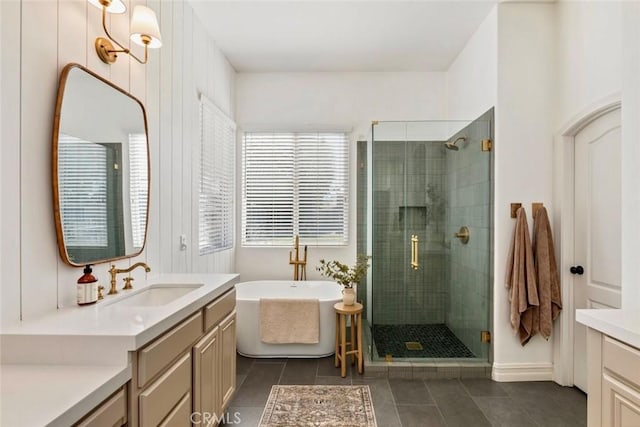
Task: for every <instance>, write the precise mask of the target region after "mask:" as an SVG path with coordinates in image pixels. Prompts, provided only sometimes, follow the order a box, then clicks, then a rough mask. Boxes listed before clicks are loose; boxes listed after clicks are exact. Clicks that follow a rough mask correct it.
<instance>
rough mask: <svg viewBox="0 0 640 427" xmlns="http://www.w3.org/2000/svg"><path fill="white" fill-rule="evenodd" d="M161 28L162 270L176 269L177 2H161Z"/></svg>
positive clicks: (160, 183) (166, 0)
mask: <svg viewBox="0 0 640 427" xmlns="http://www.w3.org/2000/svg"><path fill="white" fill-rule="evenodd" d="M160 28H161V31H162V48H161V49H160V135H159V136H160V139H159V143H160V147H159V148H160V150H159V155H160V156H159V157H160V162H159V166H158V168H159V170H160V176H159V178H160V179H159V180H158V181H157V182H156V183H157V184H158V194H159V205H160V212H159V213H158V215H159V222H160V228H159V232H160V235H159V244H160V247H159V250H160V258H159V259H158V260H157V261H156V262H158V264H159V265H158V266H157V268H158V270H159V271H161V272H170V271H172V267H173V262H172V255H173V249H172V243H173V237H172V236H173V230H172V225H173V224H172V213H173V198H172V194H171V188H172V187H171V182H172V181H173V176H174V173H173V165H174V163H175V162H174V160H173V158H172V155H173V153H172V149H171V148H172V147H171V145H172V141H173V134H172V131H171V129H172V125H173V118H172V114H173V108H172V106H173V91H172V90H171V85H172V81H173V79H172V74H173V66H172V60H173V55H172V53H173V42H172V38H173V1H171V0H162V1H161V2H160Z"/></svg>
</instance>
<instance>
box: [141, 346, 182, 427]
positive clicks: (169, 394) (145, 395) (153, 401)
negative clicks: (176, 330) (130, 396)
mask: <svg viewBox="0 0 640 427" xmlns="http://www.w3.org/2000/svg"><path fill="white" fill-rule="evenodd" d="M185 395H186V396H188V398H187V399H188V405H189V407H191V399H190V396H191V353H186V354H185V355H184V356H182V358H180V360H178V361H177V362H176V363H174V364H173V365H172V366H171V367H169V369H168V370H167V372H165V373H164V374H162V375H161V376H160V378H158V379H157V380H156V381H155V382H153V384H151V385H150V386H149V387H147V389H146V390H145V391H143V392H142V393H141V394H140V397H139V404H140V406H139V408H140V414H139V415H140V426H141V427H147V426H154V427H155V426H157V425H158V424H160V422H161V421H162V420H163V419H164V418H166V417H167V416H168V415H172V413H173V408H175V407H176V405H178V404H182V403H184V402H183V401H184V398H185Z"/></svg>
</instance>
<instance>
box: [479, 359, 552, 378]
mask: <svg viewBox="0 0 640 427" xmlns="http://www.w3.org/2000/svg"><path fill="white" fill-rule="evenodd" d="M491 378H492V379H493V380H494V381H498V382H513V381H552V380H553V364H552V363H494V364H493V370H492V373H491Z"/></svg>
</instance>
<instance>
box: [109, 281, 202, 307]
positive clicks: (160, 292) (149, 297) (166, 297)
mask: <svg viewBox="0 0 640 427" xmlns="http://www.w3.org/2000/svg"><path fill="white" fill-rule="evenodd" d="M201 286H202V284H201V283H199V284H182V283H181V284H170V285H169V284H161V285H160V284H158V285H151V286H150V287H148V288H147V289H145V290H143V291H140V292H137V293H135V294H132V295H130V296H127V297H124V298H122V299H120V300H117V301H114V302H113V303H112V304H114V305H117V306H120V307H158V306H161V305H166V304H169V303H170V302H173V301H175V300H177V299H178V298H180V297H182V296H184V295H186V294H188V293H189V292H193V291H195V290H196V289H198V288H200V287H201Z"/></svg>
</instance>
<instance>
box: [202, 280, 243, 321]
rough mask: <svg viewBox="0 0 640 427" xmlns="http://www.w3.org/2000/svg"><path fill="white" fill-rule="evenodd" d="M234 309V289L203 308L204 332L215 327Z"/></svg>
mask: <svg viewBox="0 0 640 427" xmlns="http://www.w3.org/2000/svg"><path fill="white" fill-rule="evenodd" d="M235 307H236V290H235V288H234V289H231V290H230V291H229V292H227V293H226V294H224V295H222V296H221V297H220V298H218V299H217V300H215V301H214V302H212V303H211V304H209V305H208V306H206V307H205V308H204V330H205V331H208V330H209V329H211V328H213V327H215V326H216V325H217V324H218V323H220V321H221V320H222V319H224V318H225V317H226V316H227V314H229V313H231V312H232V311H233V309H234V308H235Z"/></svg>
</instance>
